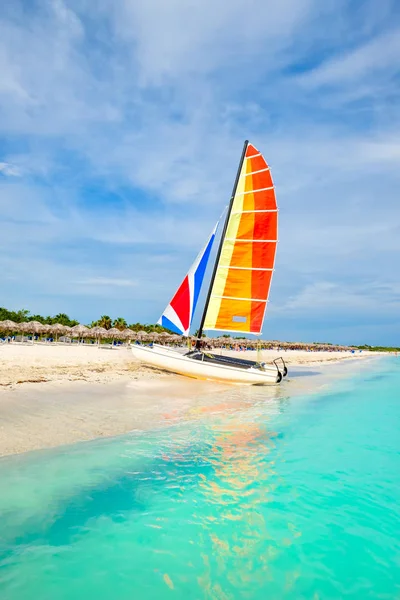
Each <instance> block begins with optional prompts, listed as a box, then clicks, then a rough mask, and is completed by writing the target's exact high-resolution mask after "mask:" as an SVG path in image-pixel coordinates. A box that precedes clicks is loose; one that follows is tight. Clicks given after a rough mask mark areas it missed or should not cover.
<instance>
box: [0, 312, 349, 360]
mask: <svg viewBox="0 0 400 600" xmlns="http://www.w3.org/2000/svg"><path fill="white" fill-rule="evenodd" d="M0 334H2V335H3V341H6V340H7V338H8V339H9V341H16V342H25V341H29V342H31V343H33V342H35V341H38V342H39V341H47V342H50V341H51V342H60V343H72V342H75V343H76V342H78V343H94V344H98V345H100V344H101V343H106V342H108V343H111V344H114V343H116V342H119V343H121V342H122V343H130V342H140V343H142V344H143V343H144V344H149V343H153V342H156V343H158V344H168V345H177V346H178V345H182V346H187V345H188V343H189V344H190V339H189V340H188V338H186V337H184V336H180V335H176V334H170V333H168V332H165V331H164V332H161V333H158V332H156V331H150V332H148V331H144V330H140V331H134V330H133V329H129V328H125V329H123V330H120V329H117V328H116V327H112V328H111V329H105V328H104V327H98V326H95V327H87V326H85V325H75V326H74V327H68V326H66V325H62V324H61V323H55V324H54V325H44V324H43V323H39V321H26V322H23V323H15V322H14V321H10V320H6V321H0ZM202 341H203V342H204V345H205V346H206V347H209V348H231V349H235V348H236V349H242V350H246V349H248V350H254V349H257V348H262V349H268V350H274V349H276V350H309V351H314V352H315V351H321V352H322V351H324V352H337V351H346V350H347V351H349V350H353V349H354V348H353V347H351V346H339V345H331V344H317V343H314V344H307V343H305V342H280V341H277V340H256V339H241V338H231V337H219V338H208V337H204V338H202Z"/></svg>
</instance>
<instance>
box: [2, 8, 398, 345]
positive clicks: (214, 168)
mask: <svg viewBox="0 0 400 600" xmlns="http://www.w3.org/2000/svg"><path fill="white" fill-rule="evenodd" d="M399 56H400V5H399V3H398V2H396V1H395V0H380V1H379V2H377V1H376V0H364V1H362V2H361V1H351V0H347V1H343V0H334V1H333V0H325V1H324V2H321V1H320V0H280V1H279V2H276V1H273V0H246V1H245V0H230V2H229V3H228V2H226V1H225V0H224V1H222V0H202V1H201V2H200V1H193V0H169V2H165V1H163V0H146V2H140V1H139V0H120V1H118V2H115V1H114V0H98V2H95V3H94V2H89V1H88V0H41V1H40V2H39V1H36V0H30V1H29V2H28V1H27V0H25V1H20V0H4V1H3V3H2V11H1V15H0V73H1V77H0V231H1V235H0V273H1V301H0V305H2V306H5V307H7V308H9V309H13V310H17V309H20V308H27V309H29V310H30V311H31V312H32V313H41V314H56V313H59V312H65V313H67V314H69V315H70V316H71V317H72V318H76V319H78V320H80V321H81V322H83V323H88V322H89V323H90V322H91V321H92V320H94V319H96V318H98V317H99V316H100V315H102V314H108V315H110V316H111V317H112V318H116V317H119V316H122V317H124V318H125V319H127V321H128V322H130V323H132V322H136V321H140V322H147V323H154V322H156V321H157V320H158V318H159V316H160V314H161V312H162V311H163V309H164V308H165V306H166V305H167V304H168V302H169V300H170V298H171V297H172V295H173V293H174V292H175V290H176V288H177V287H178V285H179V283H180V281H181V279H182V278H183V276H184V274H185V272H186V271H187V269H188V268H189V266H190V264H191V262H192V261H193V260H194V258H195V256H196V255H197V253H198V251H199V250H200V248H201V247H202V245H203V244H204V243H205V240H206V238H207V236H208V234H209V233H210V231H211V229H212V227H213V226H214V224H215V222H216V220H217V218H218V217H219V215H220V214H221V212H222V210H223V208H224V206H225V205H226V204H227V202H228V201H229V196H230V193H231V189H232V184H233V180H234V178H235V174H236V169H237V165H238V161H239V158H240V154H241V150H242V146H243V141H244V140H245V139H249V140H250V141H251V142H252V143H253V144H254V145H255V146H256V147H257V148H259V149H260V150H261V151H262V152H263V154H264V155H265V157H266V160H267V162H268V163H269V164H270V167H271V171H272V175H273V179H274V183H275V187H276V195H277V201H278V205H279V210H280V213H279V218H280V231H279V246H278V253H277V260H276V265H275V267H276V271H275V273H274V278H273V283H272V289H271V295H270V303H269V306H268V312H267V317H266V319H265V322H264V331H263V338H265V339H280V340H288V341H296V340H302V341H309V342H312V341H323V342H324V341H330V342H335V343H357V344H362V343H367V344H372V345H378V344H388V345H389V344H397V345H400V277H399V262H400V261H399V259H400V202H399V190H400V169H399V163H400V135H399V134H400V102H399V100H400V62H399ZM198 312H199V311H198ZM198 318H199V317H197V320H198Z"/></svg>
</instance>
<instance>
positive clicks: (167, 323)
mask: <svg viewBox="0 0 400 600" xmlns="http://www.w3.org/2000/svg"><path fill="white" fill-rule="evenodd" d="M161 325H162V326H163V327H165V329H170V330H171V331H175V333H179V335H182V333H183V331H182V329H179V327H177V326H176V325H175V324H174V323H173V322H172V321H170V320H169V319H167V317H165V316H164V315H163V316H162V317H161Z"/></svg>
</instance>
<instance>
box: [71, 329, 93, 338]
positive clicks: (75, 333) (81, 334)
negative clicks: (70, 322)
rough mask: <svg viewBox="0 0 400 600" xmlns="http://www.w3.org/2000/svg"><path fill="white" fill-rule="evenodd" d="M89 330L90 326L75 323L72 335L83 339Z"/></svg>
mask: <svg viewBox="0 0 400 600" xmlns="http://www.w3.org/2000/svg"><path fill="white" fill-rule="evenodd" d="M89 331H90V329H89V327H86V326H85V325H74V327H72V328H71V336H72V337H75V338H78V340H79V341H81V339H82V338H83V337H86V336H87V334H88V333H89Z"/></svg>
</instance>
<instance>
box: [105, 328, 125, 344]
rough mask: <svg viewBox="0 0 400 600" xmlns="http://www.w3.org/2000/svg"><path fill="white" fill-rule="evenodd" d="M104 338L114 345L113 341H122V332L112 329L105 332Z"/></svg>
mask: <svg viewBox="0 0 400 600" xmlns="http://www.w3.org/2000/svg"><path fill="white" fill-rule="evenodd" d="M105 337H107V338H108V339H112V343H113V344H114V341H115V340H120V339H122V338H123V337H124V336H123V333H122V331H120V330H119V329H117V328H116V327H112V328H111V329H109V330H108V331H107V335H106V336H105Z"/></svg>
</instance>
